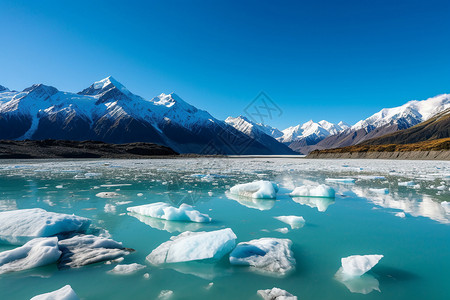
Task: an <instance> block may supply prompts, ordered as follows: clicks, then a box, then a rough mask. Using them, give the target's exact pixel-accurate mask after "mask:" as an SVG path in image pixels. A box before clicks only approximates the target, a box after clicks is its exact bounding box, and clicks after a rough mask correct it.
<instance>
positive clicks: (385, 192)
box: [369, 188, 389, 195]
mask: <svg viewBox="0 0 450 300" xmlns="http://www.w3.org/2000/svg"><path fill="white" fill-rule="evenodd" d="M369 191H371V192H372V193H375V194H384V195H385V194H389V189H386V188H384V189H369Z"/></svg>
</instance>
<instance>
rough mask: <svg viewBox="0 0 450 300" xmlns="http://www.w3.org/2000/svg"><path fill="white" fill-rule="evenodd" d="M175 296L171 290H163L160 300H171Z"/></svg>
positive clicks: (159, 296)
mask: <svg viewBox="0 0 450 300" xmlns="http://www.w3.org/2000/svg"><path fill="white" fill-rule="evenodd" d="M172 296H173V291H171V290H162V291H161V292H160V293H159V295H158V298H157V299H159V300H166V299H170V298H171V297H172Z"/></svg>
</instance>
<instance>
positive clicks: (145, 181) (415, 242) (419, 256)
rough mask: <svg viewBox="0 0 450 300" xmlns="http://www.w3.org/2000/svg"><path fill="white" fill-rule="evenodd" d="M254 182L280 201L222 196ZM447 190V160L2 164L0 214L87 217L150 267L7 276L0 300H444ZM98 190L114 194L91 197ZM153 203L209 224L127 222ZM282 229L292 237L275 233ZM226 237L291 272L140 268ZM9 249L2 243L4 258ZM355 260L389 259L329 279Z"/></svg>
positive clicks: (448, 251) (449, 267)
mask: <svg viewBox="0 0 450 300" xmlns="http://www.w3.org/2000/svg"><path fill="white" fill-rule="evenodd" d="M208 174H210V175H211V174H212V175H211V176H205V175H208ZM330 178H338V179H343V178H347V179H348V178H352V179H355V182H354V183H351V182H350V183H349V182H336V181H330V180H327V179H330ZM256 180H270V181H272V182H275V183H277V184H278V185H279V187H280V190H279V192H278V195H277V199H276V200H256V199H244V198H236V197H232V196H230V195H229V194H228V193H227V191H228V190H229V188H230V187H232V186H234V185H236V184H239V183H247V182H252V181H256ZM347 181H348V180H347ZM399 183H400V184H399ZM305 184H313V185H314V184H327V185H329V186H331V187H333V188H334V189H335V191H336V197H335V198H334V199H330V198H307V197H290V196H289V193H290V192H291V191H292V190H293V189H294V188H295V187H297V186H301V185H305ZM449 188H450V162H443V161H393V160H389V161H388V160H386V161H385V160H308V159H298V158H217V159H216V158H198V159H197V158H189V159H185V158H180V159H151V160H43V161H32V160H30V161H20V162H19V161H8V160H5V161H1V162H0V211H8V210H15V209H25V208H43V209H45V210H47V211H51V212H59V213H66V214H75V215H78V216H82V217H86V218H90V219H91V220H92V225H91V227H92V228H93V229H92V230H95V231H96V232H98V233H102V234H107V235H108V236H110V237H111V238H112V239H114V240H116V241H119V242H122V243H123V245H124V246H125V247H128V248H133V249H135V252H132V253H131V254H129V255H127V256H125V259H124V260H123V262H121V263H123V264H131V263H139V264H142V265H145V266H146V268H144V269H142V270H139V271H137V272H136V273H134V274H131V275H117V274H111V273H108V271H110V270H111V269H112V268H113V267H114V265H115V264H114V263H112V264H105V263H97V264H92V265H87V266H83V267H80V268H75V269H64V270H58V268H57V266H56V265H48V266H45V267H40V268H36V269H32V270H27V271H22V272H12V273H6V274H2V275H0V299H2V300H7V299H8V300H9V299H30V298H31V297H33V296H35V295H38V294H42V293H46V292H50V291H54V290H57V289H59V288H61V287H63V286H64V285H67V284H70V285H71V286H72V288H73V290H74V291H75V292H76V293H77V295H78V296H79V297H80V299H86V300H89V299H120V300H123V299H135V300H140V299H145V300H148V299H158V296H159V295H160V293H161V291H163V290H170V291H173V294H172V295H171V296H170V297H169V298H164V299H174V300H175V299H226V300H229V299H255V300H256V299H262V298H260V297H259V296H258V295H257V294H256V292H257V290H261V289H271V288H273V287H278V288H281V289H284V290H286V291H288V292H290V293H291V294H293V295H296V296H298V298H299V299H302V300H315V299H317V300H319V299H320V300H327V299H333V300H338V299H367V300H369V299H396V300H401V299H405V300H414V299H420V300H423V299H436V300H437V299H448V297H449V295H450V284H449V280H450V211H448V206H446V205H442V204H441V203H442V202H444V201H449V202H450V191H449ZM381 189H387V191H388V192H387V193H385V192H380V191H381ZM101 192H115V193H117V194H118V195H117V196H115V197H112V198H101V197H98V196H96V195H97V194H98V193H101ZM154 202H167V203H169V204H172V205H175V206H178V205H180V204H181V203H187V204H190V205H193V206H194V207H195V209H197V210H198V211H200V212H202V213H206V214H208V215H209V216H210V217H211V218H212V219H213V222H211V223H206V224H197V223H183V222H170V221H162V220H157V219H152V218H138V217H136V216H132V215H130V214H128V212H127V207H129V206H136V205H142V204H148V203H154ZM401 212H403V213H404V217H403V215H402V214H399V213H401ZM284 215H296V216H303V218H304V219H305V220H306V224H305V226H304V227H302V228H299V229H291V228H290V227H289V226H288V225H287V224H285V223H283V222H280V221H279V220H277V219H275V218H274V217H276V216H284ZM285 227H287V228H288V231H287V232H286V230H280V231H284V233H283V232H280V231H278V230H279V229H280V228H285ZM223 228H231V229H232V230H233V231H234V232H235V234H236V236H237V242H244V241H249V240H253V239H258V238H262V237H275V238H286V239H290V240H291V241H292V242H293V246H292V251H293V253H294V257H295V259H296V268H295V271H293V272H292V273H289V274H288V275H286V276H284V277H277V276H273V275H269V274H264V273H260V272H256V271H255V270H254V269H252V268H250V267H246V266H235V265H231V264H230V263H229V260H228V256H225V257H224V258H223V259H222V260H220V261H218V262H215V263H179V264H167V265H162V266H153V265H150V264H149V263H148V262H146V256H147V255H148V254H149V253H150V252H152V250H153V249H155V248H156V247H158V246H159V245H160V244H161V243H163V242H166V241H167V240H169V238H170V237H171V236H174V235H178V234H180V233H181V232H183V231H185V230H191V231H212V230H218V229H223ZM14 247H15V246H12V245H6V244H1V245H0V251H5V250H10V249H13V248H14ZM355 254H361V255H363V254H382V255H384V258H383V259H381V261H380V262H379V263H378V264H377V265H376V266H375V267H374V268H373V269H372V270H371V271H370V272H368V273H366V274H365V275H363V277H361V278H360V279H359V280H355V281H354V282H345V283H343V282H340V281H339V280H337V279H336V278H335V274H336V272H337V271H338V269H339V268H340V266H341V258H342V257H346V256H350V255H355ZM146 273H148V274H149V276H144V274H146ZM146 277H148V278H146ZM211 283H212V284H211Z"/></svg>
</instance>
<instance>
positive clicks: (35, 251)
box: [0, 237, 61, 274]
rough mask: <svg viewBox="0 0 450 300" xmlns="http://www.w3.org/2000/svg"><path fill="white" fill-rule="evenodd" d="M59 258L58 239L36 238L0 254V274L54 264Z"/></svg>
mask: <svg viewBox="0 0 450 300" xmlns="http://www.w3.org/2000/svg"><path fill="white" fill-rule="evenodd" d="M60 256H61V251H60V250H59V248H58V238H57V237H49V238H36V239H33V240H31V241H29V242H28V243H26V244H25V245H23V246H21V247H18V248H16V249H13V250H8V251H3V252H1V253H0V274H3V273H7V272H15V271H22V270H28V269H32V268H36V267H40V266H45V265H49V264H53V263H56V262H57V261H58V259H59V257H60Z"/></svg>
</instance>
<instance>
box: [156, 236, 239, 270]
mask: <svg viewBox="0 0 450 300" xmlns="http://www.w3.org/2000/svg"><path fill="white" fill-rule="evenodd" d="M236 238H237V237H236V235H235V234H234V232H233V230H231V229H230V228H225V229H221V230H215V231H209V232H205V231H202V232H190V231H186V232H183V233H181V234H179V235H177V236H173V237H171V238H170V240H169V241H167V242H165V243H162V244H161V245H159V246H158V247H157V248H156V249H155V250H153V251H152V252H151V253H150V254H149V255H148V256H147V260H148V261H149V262H150V263H152V264H154V265H158V264H163V263H177V262H186V261H195V260H207V259H212V260H219V259H221V258H222V257H223V256H224V255H225V254H227V253H229V252H230V251H231V250H233V248H234V247H235V245H236Z"/></svg>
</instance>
